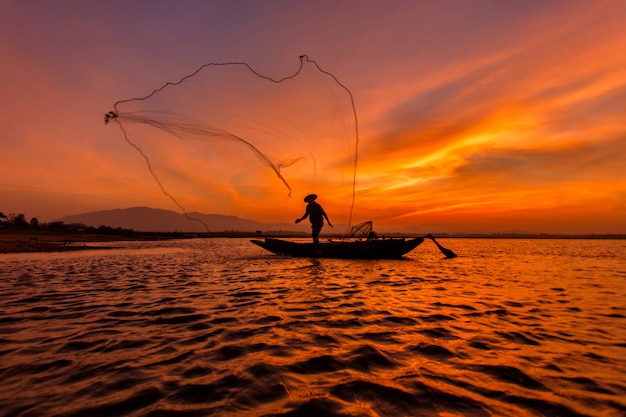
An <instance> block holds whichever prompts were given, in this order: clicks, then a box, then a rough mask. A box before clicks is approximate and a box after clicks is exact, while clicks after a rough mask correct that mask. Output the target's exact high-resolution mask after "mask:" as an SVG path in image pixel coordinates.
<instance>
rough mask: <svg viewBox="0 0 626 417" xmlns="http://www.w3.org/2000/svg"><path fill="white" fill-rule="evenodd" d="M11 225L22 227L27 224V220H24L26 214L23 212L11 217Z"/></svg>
mask: <svg viewBox="0 0 626 417" xmlns="http://www.w3.org/2000/svg"><path fill="white" fill-rule="evenodd" d="M13 226H17V227H24V226H28V222H26V216H24V214H23V213H20V214H18V215H17V216H15V218H14V219H13Z"/></svg>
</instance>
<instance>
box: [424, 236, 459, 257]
mask: <svg viewBox="0 0 626 417" xmlns="http://www.w3.org/2000/svg"><path fill="white" fill-rule="evenodd" d="M426 237H427V238H429V239H430V240H432V241H433V242H435V245H437V247H438V248H439V250H440V251H441V253H443V254H444V255H445V257H446V258H448V259H450V258H456V256H457V255H456V253H454V252H452V251H451V250H450V249H446V248H444V247H443V246H441V245H440V244H439V242H437V241H436V240H435V237H434V236H433V235H431V234H430V233H429V234H428V235H426Z"/></svg>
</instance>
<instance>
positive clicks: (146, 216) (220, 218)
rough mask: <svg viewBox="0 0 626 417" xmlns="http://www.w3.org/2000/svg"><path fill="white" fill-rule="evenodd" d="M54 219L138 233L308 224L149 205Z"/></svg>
mask: <svg viewBox="0 0 626 417" xmlns="http://www.w3.org/2000/svg"><path fill="white" fill-rule="evenodd" d="M56 221H61V222H63V223H65V224H72V223H81V224H84V225H86V226H93V227H100V226H108V227H113V228H118V227H120V228H122V229H133V230H137V231H142V232H206V231H207V229H208V231H210V232H232V231H237V232H256V231H258V230H261V231H264V232H265V231H298V232H303V231H308V230H309V228H310V226H309V225H308V223H304V222H303V223H301V224H299V225H296V224H294V223H271V224H268V223H260V222H257V221H254V220H248V219H242V218H239V217H236V216H226V215H222V214H202V213H187V214H181V213H177V212H174V211H171V210H163V209H155V208H150V207H132V208H126V209H114V210H100V211H93V212H89V213H83V214H76V215H71V216H65V217H62V218H60V219H57V220H56Z"/></svg>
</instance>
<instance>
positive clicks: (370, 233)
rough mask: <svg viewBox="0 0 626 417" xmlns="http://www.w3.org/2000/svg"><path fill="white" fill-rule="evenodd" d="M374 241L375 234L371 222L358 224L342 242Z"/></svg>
mask: <svg viewBox="0 0 626 417" xmlns="http://www.w3.org/2000/svg"><path fill="white" fill-rule="evenodd" d="M373 239H376V233H374V230H373V224H372V222H371V221H367V222H363V223H359V224H357V225H355V226H352V228H351V229H350V230H349V231H348V232H347V233H346V234H345V235H344V236H343V239H342V240H344V241H355V240H356V241H362V240H373Z"/></svg>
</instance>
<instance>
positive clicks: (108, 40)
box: [0, 0, 626, 233]
mask: <svg viewBox="0 0 626 417" xmlns="http://www.w3.org/2000/svg"><path fill="white" fill-rule="evenodd" d="M79 4H80V6H78V5H77V4H73V7H67V6H65V5H64V4H63V2H62V3H61V4H56V5H55V6H54V13H52V14H51V13H48V12H50V10H47V11H46V8H47V6H45V5H41V4H39V5H38V6H37V7H34V6H33V5H32V4H31V3H29V2H27V1H25V2H19V3H18V2H15V3H11V4H9V3H6V4H3V5H2V6H0V7H2V10H0V20H1V22H0V23H4V24H2V25H1V26H0V34H2V35H3V36H2V37H1V38H0V39H5V40H2V41H0V51H2V53H3V55H4V56H6V57H7V59H5V65H3V66H2V67H0V71H1V72H2V74H0V75H2V76H1V77H0V79H2V80H12V82H8V83H6V84H7V85H6V86H5V88H4V89H3V93H4V94H5V100H3V103H2V107H1V108H0V110H1V111H0V115H1V116H0V117H1V119H0V127H1V128H2V136H0V145H2V149H3V153H5V158H4V159H5V162H4V163H3V164H2V165H1V166H0V178H2V180H0V191H1V192H2V193H3V195H5V196H10V198H9V200H10V203H11V207H7V206H3V207H0V211H3V212H12V211H26V212H27V215H35V214H40V215H42V220H49V219H50V218H49V217H48V216H46V215H45V214H42V211H43V210H44V209H42V207H47V208H48V207H53V206H54V207H55V210H56V211H55V215H56V216H58V215H62V214H68V213H62V212H61V208H62V207H64V206H66V204H67V203H66V202H67V201H71V202H72V204H73V208H72V210H71V211H72V212H73V213H74V212H81V211H87V210H95V209H100V208H102V209H107V208H123V207H130V206H136V205H145V206H154V207H159V208H166V209H172V210H176V209H177V208H176V207H174V206H173V205H172V203H171V201H170V200H169V199H168V198H167V197H165V196H164V195H163V194H162V193H161V192H160V190H159V188H158V186H157V185H156V184H155V183H154V180H153V179H152V178H151V177H150V175H149V174H148V173H147V171H146V166H145V163H144V161H143V160H141V158H140V157H139V156H138V155H137V153H136V152H134V151H133V150H132V149H131V148H130V147H128V146H127V144H126V143H124V141H123V139H121V138H120V137H119V132H118V131H117V130H116V129H111V128H110V126H107V127H106V128H105V127H104V126H100V125H98V123H101V122H100V120H101V114H102V113H104V112H105V111H108V110H110V109H109V108H108V107H107V106H109V105H111V104H112V103H113V102H115V100H117V99H119V98H121V97H124V96H126V95H127V94H130V95H131V96H132V95H136V94H142V93H144V92H146V91H151V89H152V88H155V87H158V86H159V85H160V83H162V82H165V81H169V80H172V79H176V77H177V76H180V75H183V74H185V73H188V72H189V70H190V69H193V68H194V66H195V67H197V66H198V65H201V64H203V63H206V62H207V61H218V60H221V61H232V60H237V61H245V62H250V63H251V64H252V65H253V66H254V67H255V69H258V70H260V71H261V72H264V71H266V70H267V71H268V72H270V73H271V75H273V76H277V77H280V76H281V75H285V74H287V73H289V72H290V71H291V70H292V69H293V68H294V67H293V66H294V65H296V64H297V56H298V55H299V54H301V53H308V54H309V55H310V56H311V57H312V58H314V59H316V61H319V62H320V63H321V64H322V66H323V67H324V68H325V69H327V70H329V71H332V72H333V73H336V74H337V76H338V78H339V79H341V81H342V82H344V83H345V84H346V85H347V86H348V87H350V89H351V90H352V91H353V93H354V96H355V99H356V105H357V110H358V116H359V122H360V134H361V137H360V139H361V140H360V152H359V165H358V176H357V195H356V207H355V212H354V215H355V219H354V220H355V221H363V220H369V219H372V220H374V223H375V225H377V226H378V227H379V228H403V227H420V228H422V229H424V231H427V232H437V231H451V232H454V231H494V232H497V231H507V230H526V231H530V232H565V233H588V232H596V233H626V223H625V221H624V219H625V218H626V205H625V203H624V201H626V170H624V168H623V161H625V160H626V144H625V142H626V125H625V123H624V115H625V114H626V54H624V53H623V52H622V51H624V50H626V24H625V22H626V2H623V1H621V0H620V1H595V2H588V1H581V2H579V1H569V2H530V3H529V2H499V1H493V2H492V1H480V0H479V1H476V2H471V4H470V3H467V2H463V1H459V2H456V1H451V2H447V1H446V2H414V1H408V2H402V1H398V2H394V3H393V4H392V3H390V5H387V4H385V5H382V3H378V2H373V3H369V2H363V3H362V4H361V5H360V7H358V10H355V7H354V6H353V5H351V4H349V2H346V3H343V2H332V3H330V2H315V4H313V3H311V4H307V5H304V4H298V3H295V4H293V5H291V4H290V5H289V7H284V5H283V4H282V3H281V5H280V7H279V5H277V4H268V5H265V4H264V5H263V6H257V5H253V4H250V5H249V7H248V8H246V10H244V11H241V10H240V8H236V7H235V6H229V5H228V4H224V5H220V6H219V7H218V6H217V5H210V6H208V5H202V6H199V5H184V3H181V4H180V5H179V4H178V3H174V2H173V3H171V4H170V5H169V6H168V5H167V2H165V3H159V6H158V7H155V6H153V5H152V3H151V2H147V3H145V4H144V3H142V2H141V1H140V2H137V3H135V4H134V5H133V6H132V7H131V6H129V7H127V8H126V10H125V11H124V13H119V10H118V7H117V6H112V5H109V4H108V3H101V2H89V1H87V2H81V3H79ZM169 9H171V10H169ZM269 9H271V10H269ZM268 10H269V11H268ZM329 10H332V11H333V13H328V11H329ZM270 11H271V13H270ZM3 12H4V13H3ZM166 12H167V13H166ZM294 15H297V16H306V17H307V18H306V19H304V18H303V19H295V20H294V19H292V18H290V17H291V16H294ZM183 17H184V18H183ZM234 17H236V18H234ZM111 28H115V30H112V29H111ZM163 28H168V30H161V29H163ZM320 28H324V30H322V31H321V30H320ZM244 33H245V35H243V34H244ZM77 34H80V36H78V35H77ZM147 34H150V35H149V36H148V35H147ZM192 34H193V36H192ZM86 41H90V42H86ZM261 41H262V42H261ZM87 43H89V44H90V45H91V46H89V47H86V46H84V45H85V44H87ZM94 45H98V46H94ZM260 45H262V46H261V47H260ZM363 45H368V47H367V48H365V47H363ZM264 48H266V49H264ZM207 51H210V52H207ZM207 54H208V55H207ZM235 57H236V59H233V58H235ZM309 75H311V74H309ZM319 81H320V80H315V79H314V80H313V82H312V83H310V84H308V87H307V88H308V89H307V90H305V91H302V90H299V91H297V94H292V93H291V92H290V93H289V94H284V95H280V94H278V95H273V96H272V98H271V100H266V98H267V97H268V93H267V92H266V91H265V90H263V89H262V88H260V89H256V87H252V88H247V89H239V90H238V89H230V90H227V91H225V92H224V91H220V92H219V93H220V96H219V97H220V100H224V101H227V100H232V101H236V102H238V103H243V104H241V106H240V110H241V111H240V112H233V113H231V114H230V115H228V116H229V117H232V118H231V119H229V120H228V123H229V124H230V125H231V126H232V125H234V126H237V129H240V130H238V132H243V133H242V134H244V133H245V135H247V136H246V137H255V140H257V139H259V138H260V139H261V145H262V146H263V149H267V152H268V153H269V154H272V155H273V156H274V157H275V158H276V160H287V159H289V158H291V157H292V156H293V152H291V151H292V150H294V149H297V150H298V152H297V153H298V155H305V156H307V158H308V159H307V162H305V163H297V164H294V165H292V166H291V167H288V168H284V170H283V171H282V172H283V173H284V175H285V177H286V178H287V179H288V180H289V181H292V182H291V184H292V185H293V187H294V189H297V192H296V193H295V194H294V196H293V198H291V199H289V198H288V197H286V194H287V192H286V190H285V189H284V188H283V186H282V185H281V184H280V182H277V178H276V175H275V174H274V173H273V172H271V171H270V170H263V169H256V168H254V169H253V167H257V166H258V165H259V164H258V160H256V159H255V158H254V156H252V155H250V154H247V155H243V152H242V150H241V149H240V148H237V147H233V146H232V144H220V145H218V146H216V147H213V148H210V149H208V148H207V149H203V151H202V152H204V153H202V154H194V153H193V152H187V153H185V152H181V151H180V149H179V148H178V147H177V142H164V144H163V146H162V147H161V148H156V149H155V152H160V153H159V154H158V155H159V158H160V160H159V161H158V162H161V163H159V164H158V169H159V170H161V171H159V172H163V173H164V174H166V175H167V176H168V177H169V178H170V179H171V183H168V184H171V185H172V187H174V188H173V189H174V190H176V191H177V197H179V198H180V199H181V202H182V203H183V205H184V206H185V207H186V208H188V209H189V210H194V211H201V212H212V213H224V214H233V215H239V216H241V217H248V218H253V219H258V220H263V221H277V222H282V221H285V219H291V218H292V217H294V216H293V214H294V213H296V215H300V214H301V213H300V211H301V210H302V208H303V203H302V201H301V199H302V196H303V195H304V194H307V193H308V192H317V193H318V194H320V201H321V202H322V203H323V204H324V206H325V208H326V209H327V211H329V214H331V213H333V214H334V216H333V215H331V217H332V218H333V222H334V223H336V222H341V221H343V220H345V216H344V215H343V213H344V212H345V205H346V201H349V200H350V199H349V193H350V191H351V190H350V185H351V180H352V178H351V176H350V169H349V168H350V167H351V164H352V160H351V159H350V156H349V152H346V147H347V146H348V145H349V143H348V144H347V143H346V139H345V138H346V137H347V136H349V134H347V133H346V132H348V133H349V130H350V129H351V126H349V123H350V114H349V112H346V111H345V110H346V109H345V108H342V106H343V105H344V104H345V103H343V102H342V100H343V97H342V96H341V94H340V91H338V90H335V89H333V88H332V87H331V86H330V85H328V84H325V83H324V82H319ZM214 87H215V89H217V90H219V87H220V86H217V85H216V86H214ZM211 91H212V93H213V90H211ZM245 95H248V96H249V97H252V99H251V100H249V101H245V99H244V98H245V97H246V96H245ZM181 100H186V99H185V97H183V98H181ZM185 102H186V103H187V104H189V103H188V102H187V101H185ZM187 104H186V105H187ZM337 106H339V107H337ZM235 108H236V106H235ZM253 108H254V109H253ZM170 110H173V111H176V110H177V108H175V109H170ZM199 118H201V119H203V120H202V122H203V123H212V122H214V121H213V120H208V119H207V118H206V117H204V116H203V115H200V116H199ZM294 118H295V120H297V122H298V123H297V126H294V125H289V123H284V122H285V121H286V120H294ZM277 121H278V122H277ZM283 123H284V124H283ZM329 131H332V132H331V133H328V132H329ZM315 141H318V145H317V146H313V145H310V144H311V143H315ZM255 143H256V142H255ZM287 143H291V144H295V145H293V146H284V145H285V144H287ZM303 162H304V161H303ZM242 165H245V166H246V168H250V169H234V168H235V167H237V166H242ZM190 167H192V168H193V169H190ZM311 172H314V175H309V174H310V173H311ZM9 190H10V193H9ZM44 191H45V192H44ZM55 192H56V193H57V195H58V197H57V198H56V199H55V198H54V195H55ZM38 195H39V196H40V197H41V198H40V201H41V203H40V204H39V205H37V204H36V201H37V196H38ZM21 202H23V205H20V204H21ZM47 208H46V210H47ZM87 208H88V209H87Z"/></svg>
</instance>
